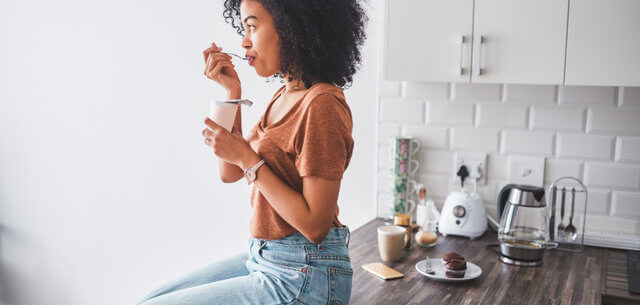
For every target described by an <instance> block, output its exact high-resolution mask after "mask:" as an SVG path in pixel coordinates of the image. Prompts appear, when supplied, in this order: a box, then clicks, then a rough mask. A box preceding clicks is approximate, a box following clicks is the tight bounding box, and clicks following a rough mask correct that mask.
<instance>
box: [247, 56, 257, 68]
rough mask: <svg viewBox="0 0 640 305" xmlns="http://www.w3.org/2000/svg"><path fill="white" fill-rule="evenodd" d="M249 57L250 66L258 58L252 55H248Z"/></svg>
mask: <svg viewBox="0 0 640 305" xmlns="http://www.w3.org/2000/svg"><path fill="white" fill-rule="evenodd" d="M247 57H249V66H253V62H255V61H256V58H255V57H251V56H247Z"/></svg>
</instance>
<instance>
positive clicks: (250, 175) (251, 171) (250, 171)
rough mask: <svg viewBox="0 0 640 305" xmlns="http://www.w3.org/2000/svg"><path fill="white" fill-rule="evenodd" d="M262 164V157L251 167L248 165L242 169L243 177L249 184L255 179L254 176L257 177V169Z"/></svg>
mask: <svg viewBox="0 0 640 305" xmlns="http://www.w3.org/2000/svg"><path fill="white" fill-rule="evenodd" d="M263 164H264V159H262V160H260V162H258V164H256V165H254V166H253V167H250V168H247V169H245V170H244V177H245V178H247V182H248V183H249V184H251V183H253V181H254V180H256V178H258V169H259V168H260V166H262V165H263Z"/></svg>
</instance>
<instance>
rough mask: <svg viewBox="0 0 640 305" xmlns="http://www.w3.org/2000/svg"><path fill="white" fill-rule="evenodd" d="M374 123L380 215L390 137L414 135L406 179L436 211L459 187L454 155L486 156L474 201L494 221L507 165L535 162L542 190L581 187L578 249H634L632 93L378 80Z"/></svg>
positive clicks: (636, 106) (638, 158) (639, 105)
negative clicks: (413, 163)
mask: <svg viewBox="0 0 640 305" xmlns="http://www.w3.org/2000/svg"><path fill="white" fill-rule="evenodd" d="M380 122H381V123H380V133H379V135H380V136H379V137H380V138H379V143H380V144H379V150H380V158H379V161H378V169H379V172H378V176H379V183H378V215H380V216H386V215H387V214H388V210H389V208H388V205H389V202H388V200H387V199H386V198H387V194H388V193H390V190H391V186H390V182H389V165H388V163H389V162H388V158H389V153H390V149H389V138H390V137H392V136H394V135H403V136H413V137H416V138H418V139H419V140H420V141H421V143H422V147H423V148H422V149H421V150H420V152H419V153H418V159H419V160H420V161H421V165H420V169H419V171H418V174H417V175H416V176H415V177H414V178H415V179H416V180H418V181H419V182H421V183H424V184H425V186H426V188H427V192H428V194H429V195H430V196H431V197H432V198H434V200H435V202H436V204H438V205H440V206H441V205H442V204H443V202H444V200H445V198H446V196H447V194H448V193H449V192H450V191H452V190H454V189H458V188H459V182H455V180H454V177H455V175H454V166H455V161H454V160H455V156H456V153H458V152H468V151H470V152H481V153H486V154H488V162H487V163H488V172H487V175H486V176H487V184H486V185H485V186H479V187H478V192H479V193H480V195H481V196H482V197H483V200H484V203H485V205H486V206H487V209H488V211H489V212H490V213H492V214H493V215H494V216H495V210H496V201H497V196H498V192H499V191H500V189H501V188H502V187H503V186H504V185H505V184H507V183H508V182H509V181H510V180H509V176H508V173H509V157H510V156H514V155H518V156H533V157H538V158H541V159H544V161H545V174H544V182H543V184H544V186H545V188H546V189H548V187H549V186H550V185H551V184H552V183H553V182H554V181H555V180H556V179H558V178H560V177H564V176H572V177H576V178H578V179H581V180H582V181H584V182H585V183H586V185H587V188H588V191H589V201H588V206H587V217H586V226H585V227H586V230H585V242H586V243H589V244H595V245H605V246H617V247H624V248H633V249H640V242H639V241H640V87H578V86H546V85H545V86H539V85H511V84H501V85H494V84H463V83H422V82H398V81H381V91H380ZM576 198H578V197H576ZM576 206H577V207H578V206H579V205H576ZM582 211H583V210H582ZM558 213H559V209H558ZM576 213H577V215H576V218H577V221H576V219H574V221H576V223H577V224H578V225H579V228H581V227H582V226H581V223H582V221H581V219H582V217H581V216H578V215H581V214H582V212H581V211H580V209H579V208H578V209H577V212H576ZM556 219H559V216H557V217H556ZM564 223H565V225H567V223H568V211H567V214H565V222H564Z"/></svg>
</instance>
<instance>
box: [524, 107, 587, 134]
mask: <svg viewBox="0 0 640 305" xmlns="http://www.w3.org/2000/svg"><path fill="white" fill-rule="evenodd" d="M585 119H586V108H585V107H575V106H566V105H562V106H540V105H533V106H531V126H532V129H534V130H538V129H539V130H544V129H547V130H576V131H577V130H584V126H585V122H584V121H585Z"/></svg>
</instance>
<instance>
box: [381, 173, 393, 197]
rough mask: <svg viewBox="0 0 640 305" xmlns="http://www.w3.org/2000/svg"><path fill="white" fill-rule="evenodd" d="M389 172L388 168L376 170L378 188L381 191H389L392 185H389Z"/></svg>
mask: <svg viewBox="0 0 640 305" xmlns="http://www.w3.org/2000/svg"><path fill="white" fill-rule="evenodd" d="M391 177H392V176H391V173H390V171H389V170H379V171H378V189H379V190H381V191H383V192H388V193H391V191H392V190H393V186H392V185H391Z"/></svg>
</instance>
